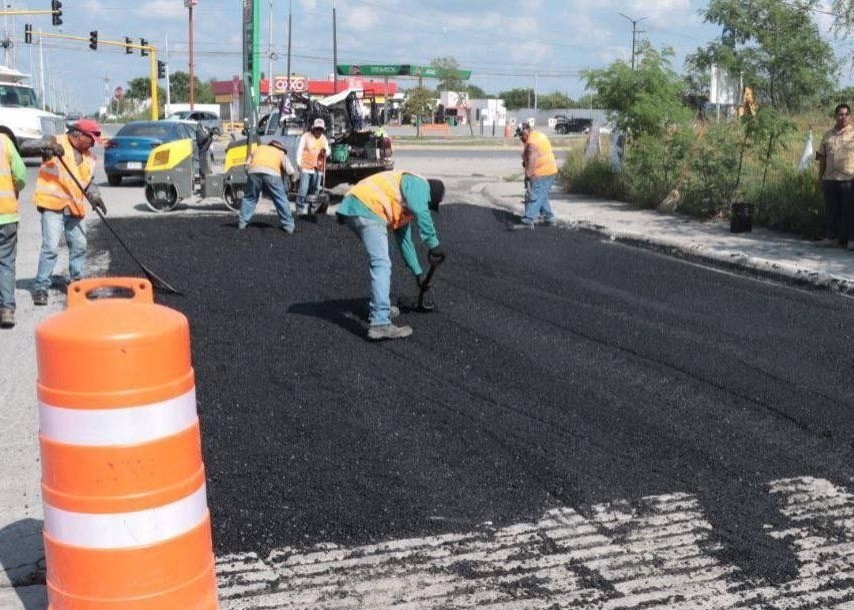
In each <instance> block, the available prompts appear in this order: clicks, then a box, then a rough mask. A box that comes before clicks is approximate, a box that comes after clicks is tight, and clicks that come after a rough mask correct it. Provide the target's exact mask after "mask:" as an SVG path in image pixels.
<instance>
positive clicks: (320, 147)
mask: <svg viewBox="0 0 854 610" xmlns="http://www.w3.org/2000/svg"><path fill="white" fill-rule="evenodd" d="M325 132H326V121H324V120H323V119H315V120H314V123H312V125H311V131H306V132H305V133H304V134H302V137H300V139H299V144H298V145H297V164H298V165H299V189H298V190H297V214H298V215H299V214H305V212H306V209H305V198H306V196H307V195H308V194H309V193H313V192H314V191H316V190H317V184H318V180H319V179H320V173H319V172H320V171H322V167H323V164H325V163H326V158H327V157H329V156H330V155H331V154H332V149H331V148H330V147H329V140H327V139H326V135H325Z"/></svg>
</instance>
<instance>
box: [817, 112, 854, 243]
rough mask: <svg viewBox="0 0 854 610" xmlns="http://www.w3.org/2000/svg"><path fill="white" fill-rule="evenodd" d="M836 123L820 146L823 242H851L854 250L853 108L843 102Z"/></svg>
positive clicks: (819, 169)
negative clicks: (853, 182) (853, 194)
mask: <svg viewBox="0 0 854 610" xmlns="http://www.w3.org/2000/svg"><path fill="white" fill-rule="evenodd" d="M833 115H834V119H835V123H834V125H833V128H832V129H829V130H827V133H825V134H824V137H823V138H822V139H821V144H819V146H818V152H817V153H816V155H815V156H816V158H817V159H818V179H819V181H820V182H821V190H822V193H823V194H824V226H823V227H822V229H823V231H822V239H821V240H820V241H819V242H818V245H819V246H825V247H833V246H836V245H840V246H841V245H844V244H845V243H846V242H847V244H848V249H849V250H854V209H852V208H854V196H852V188H851V187H852V180H854V128H852V127H851V125H850V120H851V108H850V107H849V106H848V104H839V105H838V106H837V107H836V108H835V109H834V111H833Z"/></svg>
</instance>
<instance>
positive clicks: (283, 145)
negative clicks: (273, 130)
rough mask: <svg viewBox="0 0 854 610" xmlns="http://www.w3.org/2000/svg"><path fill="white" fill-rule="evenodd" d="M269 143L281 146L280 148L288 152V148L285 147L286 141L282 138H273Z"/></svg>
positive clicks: (269, 144) (277, 146)
mask: <svg viewBox="0 0 854 610" xmlns="http://www.w3.org/2000/svg"><path fill="white" fill-rule="evenodd" d="M267 145H268V146H275V147H276V148H280V149H282V150H284V151H285V152H288V149H287V148H285V143H284V142H283V141H282V140H280V139H279V138H273V139H272V140H270V141H269V142H267Z"/></svg>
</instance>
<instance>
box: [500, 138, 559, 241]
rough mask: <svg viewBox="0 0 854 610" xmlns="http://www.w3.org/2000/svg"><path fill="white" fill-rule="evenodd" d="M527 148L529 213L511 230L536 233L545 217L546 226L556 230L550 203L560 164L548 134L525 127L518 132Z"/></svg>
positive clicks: (523, 157) (525, 152) (527, 199)
mask: <svg viewBox="0 0 854 610" xmlns="http://www.w3.org/2000/svg"><path fill="white" fill-rule="evenodd" d="M518 135H519V139H521V140H522V143H523V144H524V147H525V148H524V150H523V152H522V167H524V168H525V181H526V187H527V188H526V196H525V201H526V203H525V213H524V214H523V215H522V218H521V219H520V221H519V222H517V223H514V224H510V225H508V226H507V228H508V229H510V230H517V229H533V228H534V222H535V221H536V220H537V219H538V218H539V217H540V216H542V217H543V224H544V225H547V226H554V224H555V217H554V213H553V212H552V206H551V204H550V203H549V190H550V189H551V188H552V185H553V184H554V181H555V178H557V161H555V156H554V153H553V152H552V144H551V142H550V141H549V138H548V136H547V135H546V134H544V133H543V132H541V131H537V130H535V129H534V128H533V127H531V125H530V124H529V123H527V122H526V123H522V125H521V127H519V131H518Z"/></svg>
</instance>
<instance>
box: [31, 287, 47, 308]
mask: <svg viewBox="0 0 854 610" xmlns="http://www.w3.org/2000/svg"><path fill="white" fill-rule="evenodd" d="M33 305H47V290H45V289H43V288H40V289H38V290H36V291H35V292H33Z"/></svg>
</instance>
